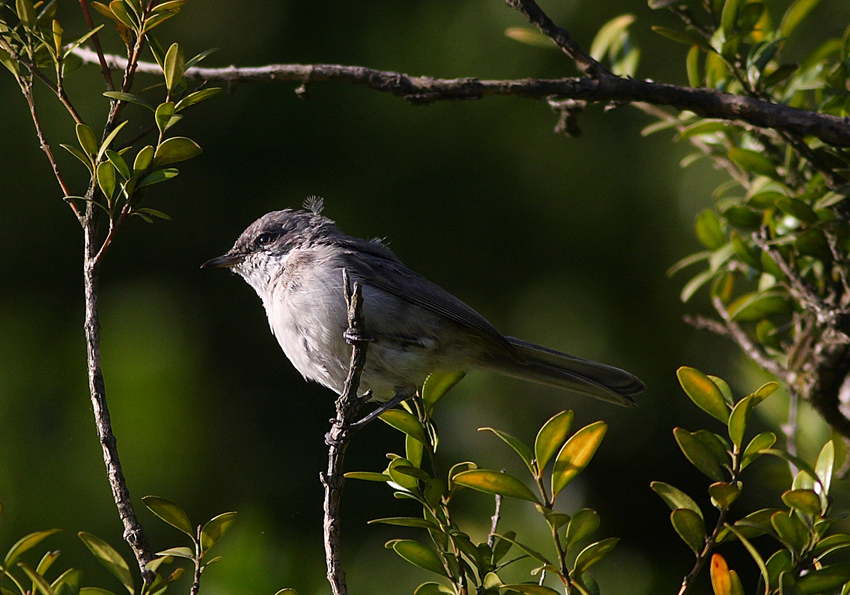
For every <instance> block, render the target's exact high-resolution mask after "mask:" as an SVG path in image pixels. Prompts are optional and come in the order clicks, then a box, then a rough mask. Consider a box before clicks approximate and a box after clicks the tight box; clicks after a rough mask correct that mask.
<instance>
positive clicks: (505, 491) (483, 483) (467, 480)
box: [452, 469, 540, 504]
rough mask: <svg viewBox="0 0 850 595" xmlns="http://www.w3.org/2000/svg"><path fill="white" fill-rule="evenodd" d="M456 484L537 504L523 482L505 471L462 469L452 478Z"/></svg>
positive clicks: (534, 497)
mask: <svg viewBox="0 0 850 595" xmlns="http://www.w3.org/2000/svg"><path fill="white" fill-rule="evenodd" d="M452 481H453V482H454V483H456V484H458V485H462V486H464V487H467V488H472V489H474V490H478V491H479V492H485V493H487V494H499V495H501V496H508V497H510V498H519V499H520V500H528V501H529V502H534V503H535V504H539V503H540V502H539V500H538V499H537V497H536V496H535V495H534V493H533V492H532V491H531V490H529V489H528V488H527V487H526V485H525V484H524V483H522V482H521V481H520V480H518V479H517V478H515V477H513V476H512V475H508V474H507V473H501V472H499V471H491V470H489V469H472V470H469V471H462V472H461V473H458V474H457V475H455V476H454V477H453V478H452Z"/></svg>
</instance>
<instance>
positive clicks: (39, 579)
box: [18, 562, 132, 595]
mask: <svg viewBox="0 0 850 595" xmlns="http://www.w3.org/2000/svg"><path fill="white" fill-rule="evenodd" d="M18 566H19V567H20V568H21V570H23V571H24V573H25V574H26V575H27V576H28V577H29V579H30V580H31V581H32V584H33V585H34V586H35V587H36V589H37V590H38V592H39V593H41V595H56V594H55V593H54V592H53V589H51V588H50V584H49V583H48V582H47V579H45V578H44V577H43V576H41V575H40V574H38V573H37V572H36V571H34V570H33V569H31V568H30V567H29V566H27V565H26V564H24V563H23V562H18ZM131 592H132V591H131Z"/></svg>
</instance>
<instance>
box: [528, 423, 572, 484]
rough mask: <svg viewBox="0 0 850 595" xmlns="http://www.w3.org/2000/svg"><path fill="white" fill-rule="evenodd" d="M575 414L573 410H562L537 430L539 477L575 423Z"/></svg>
mask: <svg viewBox="0 0 850 595" xmlns="http://www.w3.org/2000/svg"><path fill="white" fill-rule="evenodd" d="M574 417H575V415H574V414H573V412H572V411H561V412H560V413H556V414H555V415H553V416H552V417H550V418H549V419H548V420H547V421H546V423H545V424H543V426H542V427H541V428H540V431H539V432H537V436H536V437H535V439H534V458H535V459H536V461H537V477H538V479H539V478H540V477H542V475H543V469H544V468H545V467H546V465H547V464H548V463H549V460H550V459H551V458H552V455H554V454H555V453H556V452H557V451H558V449H559V448H561V445H562V444H563V443H564V441H565V440H566V439H567V436H569V434H570V428H572V425H573V418H574Z"/></svg>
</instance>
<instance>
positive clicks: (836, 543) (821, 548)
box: [812, 533, 850, 559]
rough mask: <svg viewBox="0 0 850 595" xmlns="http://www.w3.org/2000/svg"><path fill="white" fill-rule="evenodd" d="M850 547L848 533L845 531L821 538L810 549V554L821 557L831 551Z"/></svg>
mask: <svg viewBox="0 0 850 595" xmlns="http://www.w3.org/2000/svg"><path fill="white" fill-rule="evenodd" d="M848 547H850V535H848V534H847V533H836V534H835V535H829V536H828V537H824V538H823V539H821V540H820V541H819V542H818V543H817V545H816V546H815V548H814V549H813V550H812V555H813V556H814V557H815V558H818V559H819V558H822V557H824V556H826V555H828V554H831V553H832V552H836V551H838V550H843V549H847V548H848Z"/></svg>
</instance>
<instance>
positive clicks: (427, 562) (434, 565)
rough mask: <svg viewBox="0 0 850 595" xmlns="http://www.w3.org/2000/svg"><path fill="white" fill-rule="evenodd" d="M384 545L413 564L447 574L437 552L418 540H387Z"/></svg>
mask: <svg viewBox="0 0 850 595" xmlns="http://www.w3.org/2000/svg"><path fill="white" fill-rule="evenodd" d="M385 547H387V548H388V549H392V550H394V551H395V553H397V554H398V555H399V556H401V557H402V558H404V559H405V560H407V561H408V562H410V563H411V564H413V565H414V566H418V567H419V568H424V569H425V570H430V571H431V572H434V573H436V574H439V575H441V576H447V574H446V570H445V568H443V562H442V559H441V558H440V556H439V554H437V552H435V551H434V550H432V549H431V548H429V547H428V546H426V545H422V544H421V543H419V542H418V541H414V540H412V539H394V540H392V541H389V542H387V544H386V546H385Z"/></svg>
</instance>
